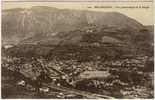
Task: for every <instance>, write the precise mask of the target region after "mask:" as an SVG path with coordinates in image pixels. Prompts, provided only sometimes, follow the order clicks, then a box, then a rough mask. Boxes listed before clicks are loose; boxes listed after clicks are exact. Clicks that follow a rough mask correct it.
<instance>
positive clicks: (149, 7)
mask: <svg viewBox="0 0 155 100" xmlns="http://www.w3.org/2000/svg"><path fill="white" fill-rule="evenodd" d="M32 6H49V7H56V8H59V9H77V10H92V11H101V12H120V13H123V14H125V15H127V16H129V17H131V18H133V19H135V20H137V21H138V22H140V23H141V24H143V25H153V12H154V11H153V3H152V2H2V9H12V8H31V7H32Z"/></svg>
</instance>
